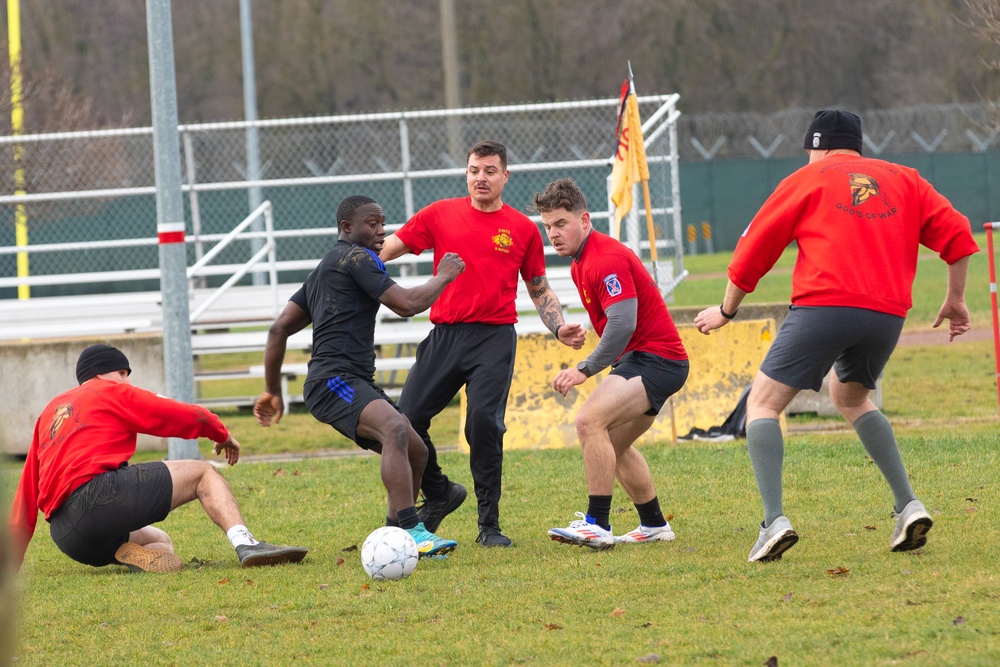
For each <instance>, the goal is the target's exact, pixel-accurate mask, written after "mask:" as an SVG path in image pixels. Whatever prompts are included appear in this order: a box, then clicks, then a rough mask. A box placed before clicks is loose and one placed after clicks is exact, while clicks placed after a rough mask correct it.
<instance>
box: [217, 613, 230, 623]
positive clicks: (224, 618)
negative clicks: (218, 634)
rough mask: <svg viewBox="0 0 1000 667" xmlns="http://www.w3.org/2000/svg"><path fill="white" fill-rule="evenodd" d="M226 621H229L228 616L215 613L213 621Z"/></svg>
mask: <svg viewBox="0 0 1000 667" xmlns="http://www.w3.org/2000/svg"><path fill="white" fill-rule="evenodd" d="M228 621H229V617H228V616H222V615H216V617H215V622H216V623H227V622H228Z"/></svg>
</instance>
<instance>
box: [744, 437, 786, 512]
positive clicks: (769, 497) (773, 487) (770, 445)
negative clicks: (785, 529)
mask: <svg viewBox="0 0 1000 667" xmlns="http://www.w3.org/2000/svg"><path fill="white" fill-rule="evenodd" d="M747 449H748V450H749V452H750V463H751V464H752V465H753V474H754V477H756V478H757V489H758V490H759V491H760V499H761V500H762V501H763V502H764V525H765V526H770V525H771V522H772V521H774V520H775V519H777V518H778V517H779V516H781V515H782V514H784V510H783V509H782V507H781V466H782V463H783V461H784V458H785V440H784V438H783V437H782V435H781V424H779V423H778V420H777V419H755V420H753V421H752V422H750V423H749V424H747Z"/></svg>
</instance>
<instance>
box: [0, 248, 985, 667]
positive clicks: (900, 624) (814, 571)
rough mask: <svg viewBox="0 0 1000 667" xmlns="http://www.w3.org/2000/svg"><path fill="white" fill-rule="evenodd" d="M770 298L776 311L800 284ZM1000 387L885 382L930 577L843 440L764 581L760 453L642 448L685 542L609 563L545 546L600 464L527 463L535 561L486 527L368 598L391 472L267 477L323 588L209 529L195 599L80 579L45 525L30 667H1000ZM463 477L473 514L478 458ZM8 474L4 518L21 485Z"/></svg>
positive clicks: (330, 440)
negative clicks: (755, 549) (370, 545)
mask: <svg viewBox="0 0 1000 667" xmlns="http://www.w3.org/2000/svg"><path fill="white" fill-rule="evenodd" d="M725 259H726V257H725V256H724V255H719V256H709V257H692V258H688V260H687V264H688V267H689V269H692V270H693V269H695V268H696V267H697V270H698V274H697V277H695V278H694V279H692V280H690V281H687V282H686V283H685V285H686V286H690V288H691V290H703V291H699V292H698V295H697V296H695V295H692V294H688V295H682V292H681V291H680V290H679V292H678V295H677V302H678V304H679V305H693V304H696V303H716V302H717V301H718V296H717V295H721V290H722V286H723V285H724V284H725V278H724V277H719V275H718V274H720V273H721V272H723V271H724V269H725ZM782 263H783V265H784V266H790V265H791V262H790V260H789V258H788V257H786V258H783V259H782ZM977 263H978V264H977ZM938 265H940V266H941V268H943V264H942V263H941V262H940V261H938V260H936V259H934V260H933V261H931V260H928V261H923V262H921V268H920V274H919V275H918V285H919V287H920V289H919V295H918V303H916V304H915V306H914V314H913V315H911V317H910V321H909V323H908V325H907V328H908V329H909V328H911V327H929V326H930V323H931V322H932V321H933V319H934V315H935V314H936V311H937V307H938V306H939V305H940V302H941V299H942V298H943V294H944V287H943V285H944V283H943V282H942V276H943V273H940V272H939V268H938ZM984 267H985V257H983V255H982V254H980V255H979V256H978V257H977V258H975V260H974V263H973V272H972V277H970V281H969V302H970V308H971V310H972V312H973V322H974V325H975V326H983V327H988V326H989V319H988V318H989V310H988V290H986V288H985V278H984V277H982V278H981V276H980V275H979V274H980V273H982V272H983V271H984V270H985V268H984ZM722 275H723V276H724V274H722ZM982 275H983V276H984V275H985V274H984V273H982ZM772 278H773V280H774V284H773V285H772V284H768V285H763V284H762V291H763V290H773V292H774V293H777V292H780V289H781V285H780V283H781V281H783V280H785V281H787V280H789V276H788V274H787V273H784V274H783V273H781V272H780V271H779V272H777V273H776V274H775V275H774V276H772ZM980 278H981V279H980ZM979 283H982V284H979ZM977 290H984V292H983V293H981V294H980V293H978V292H977ZM925 292H926V293H927V294H924V293H925ZM977 294H979V296H977ZM980 296H981V297H982V298H981V299H980ZM709 297H711V298H709ZM785 298H786V299H787V287H786V291H785ZM695 299H701V301H696V300H695ZM765 300H776V298H775V297H773V296H772V297H770V298H768V299H765ZM778 300H780V299H778ZM984 304H985V305H984ZM918 320H921V321H919V322H918ZM928 320H929V321H928ZM945 338H946V336H945ZM995 379H996V378H995V370H994V366H993V355H992V341H979V342H960V343H955V344H953V345H917V346H906V347H901V348H899V349H898V350H897V351H896V353H895V355H894V357H893V359H892V361H891V362H890V364H889V367H888V368H887V370H886V373H885V377H884V383H883V393H884V400H885V412H886V414H887V415H888V416H889V417H890V419H891V420H892V421H893V422H894V424H896V425H897V436H898V439H899V442H900V446H901V449H902V451H903V456H904V460H905V461H906V463H907V466H908V470H909V473H910V476H911V479H912V481H913V484H914V488H915V490H916V491H917V493H918V494H919V495H920V496H921V498H922V499H923V501H924V502H925V504H926V505H927V506H928V508H929V510H930V511H931V514H932V516H933V517H934V521H935V525H934V528H933V530H932V531H931V533H930V541H929V543H928V545H927V546H926V547H925V548H924V549H922V550H920V551H918V552H913V553H906V554H893V553H890V552H889V551H888V542H889V539H890V536H891V533H892V525H893V524H892V522H893V520H892V517H891V494H890V493H889V491H888V488H887V487H886V485H885V483H884V481H883V480H882V478H881V475H880V474H879V473H878V471H877V469H876V468H875V466H874V464H873V463H872V462H871V461H870V459H869V458H868V457H867V456H866V455H865V452H864V449H863V448H862V447H861V445H860V444H859V443H858V441H857V439H856V437H855V436H854V434H853V432H852V431H850V430H849V429H844V428H843V426H842V422H840V421H838V420H833V419H816V418H811V417H798V418H795V419H794V420H792V422H791V424H790V428H791V432H790V435H789V438H788V440H787V443H786V459H785V478H784V479H785V509H786V512H787V514H788V515H789V517H790V519H791V521H792V522H793V525H794V526H795V528H796V529H797V530H798V531H799V533H800V535H801V536H802V539H801V541H800V542H799V544H798V545H796V546H795V548H794V549H792V550H791V551H789V552H788V554H787V555H786V556H785V558H784V559H783V560H782V561H780V562H777V563H772V564H765V565H761V564H749V563H747V562H746V555H747V552H748V550H749V548H750V546H751V545H752V544H753V542H754V540H755V539H756V524H757V522H758V521H759V520H760V501H759V498H758V496H757V491H756V486H755V484H754V480H753V473H752V470H751V467H750V464H749V460H748V456H747V452H746V446H745V442H744V441H741V440H740V441H735V442H730V443H712V444H706V443H688V444H680V445H672V444H669V443H663V444H659V445H655V446H648V447H644V448H643V450H642V451H643V453H644V455H645V456H646V458H647V460H648V461H649V464H650V468H651V470H652V471H653V475H654V479H655V481H656V483H657V486H658V491H659V495H660V498H661V502H662V504H663V507H664V510H665V512H667V513H669V514H671V515H672V518H671V519H670V520H671V524H672V525H673V527H674V529H675V531H676V532H677V540H676V541H675V542H673V543H668V544H664V543H659V544H653V545H632V546H629V547H626V546H619V547H617V548H615V549H614V550H612V551H608V552H603V553H595V552H590V551H586V550H583V549H580V548H576V547H569V546H565V545H560V544H557V543H555V542H551V541H550V540H549V539H548V538H547V537H546V535H545V532H546V530H547V529H548V528H551V527H553V526H557V525H565V524H566V523H567V522H568V521H569V520H571V519H572V518H573V513H574V512H576V511H582V510H583V509H585V503H586V488H585V484H584V479H583V469H582V464H581V461H580V454H579V452H578V451H577V450H576V449H572V448H570V449H564V450H544V451H510V452H507V453H506V456H505V460H506V463H505V467H504V501H503V505H502V507H503V513H502V519H503V527H504V529H505V532H507V533H508V534H509V535H510V536H511V537H512V538H513V539H514V541H515V546H514V548H512V549H506V550H485V549H482V548H480V547H479V546H478V545H476V544H475V537H476V532H477V530H476V525H475V523H476V522H475V506H474V502H471V501H467V502H466V504H465V505H463V506H462V507H461V508H460V509H459V510H458V511H457V512H456V513H455V514H454V515H452V517H450V518H449V519H448V520H447V521H446V522H445V523H444V524H443V526H442V529H441V531H440V532H441V533H442V534H443V535H445V536H447V537H452V538H454V539H457V540H458V541H459V544H460V546H459V548H458V550H456V552H455V553H454V554H452V555H450V556H449V557H448V558H446V559H438V560H430V561H424V562H422V563H421V564H420V565H419V567H418V568H417V570H416V572H415V573H414V574H413V576H411V577H410V578H409V579H406V580H404V581H401V582H387V583H375V582H372V581H371V580H370V579H368V578H367V576H366V575H365V574H364V571H363V570H362V568H361V565H360V562H359V559H358V553H357V551H356V550H355V549H354V548H355V547H358V546H360V544H361V542H362V541H363V540H364V538H365V536H366V535H367V534H368V532H370V531H371V530H372V529H374V528H375V527H377V526H378V525H380V524H381V521H382V518H383V517H384V492H383V491H382V490H381V485H380V481H379V472H378V463H379V460H378V459H377V458H376V457H371V456H360V457H337V458H302V457H301V456H300V457H299V458H298V459H296V460H286V461H283V462H256V463H254V462H250V461H246V462H241V463H240V464H238V465H237V466H235V467H233V468H226V469H225V470H224V471H223V472H224V474H225V476H226V478H227V479H228V480H229V482H230V484H231V485H232V487H233V490H234V492H235V493H236V495H237V497H238V499H239V501H240V504H241V506H242V508H243V510H244V513H245V515H246V517H247V522H248V524H249V526H250V528H251V530H253V531H254V532H255V533H257V535H258V537H261V538H263V539H267V540H271V541H277V542H285V543H292V544H303V545H306V546H310V547H311V548H312V549H313V551H312V552H311V553H310V555H309V556H308V557H307V558H306V560H305V561H304V562H303V563H302V564H301V565H297V566H288V567H281V568H269V569H263V570H241V569H239V568H238V565H237V560H236V558H235V555H234V553H233V551H232V549H231V548H230V547H229V545H228V543H227V541H226V539H225V537H224V535H222V533H221V532H220V531H219V530H218V529H217V528H215V527H214V526H213V525H211V523H210V522H209V521H208V519H207V518H206V517H205V515H204V513H203V511H202V510H201V508H200V507H198V506H197V505H196V504H193V505H188V506H185V507H183V508H181V509H179V510H178V511H176V512H175V513H173V514H171V516H170V517H169V518H168V519H167V521H165V522H164V523H163V524H162V525H163V527H164V528H165V529H166V530H168V531H169V532H170V533H171V535H172V537H173V538H174V541H175V545H176V547H177V551H178V553H179V555H180V556H181V557H182V558H183V559H184V560H185V562H186V563H187V566H186V568H185V570H184V571H183V572H181V573H179V574H176V575H166V576H153V575H131V574H129V573H127V571H125V570H124V568H115V567H109V568H100V569H94V568H88V567H86V566H83V565H79V564H76V563H74V562H72V561H70V560H69V559H68V558H66V557H65V556H63V555H62V554H60V553H59V552H58V550H57V549H56V548H55V546H54V545H53V544H52V542H51V540H50V539H49V538H48V535H47V534H46V531H45V530H44V524H43V525H42V526H41V527H40V532H39V533H38V534H37V535H36V539H35V540H34V541H33V542H32V545H31V547H30V549H29V551H28V558H27V561H26V563H25V567H24V569H23V570H22V574H21V576H20V577H19V578H18V582H17V583H18V586H17V588H18V589H19V591H20V595H19V601H18V603H19V604H18V606H19V613H20V624H19V628H18V641H17V646H16V647H15V648H14V651H13V652H14V654H15V655H16V662H15V663H14V664H17V665H77V664H79V665H92V664H100V665H104V664H108V665H117V664H155V665H161V664H162V665H177V664H227V665H228V664H233V665H247V664H249V665H272V664H288V663H291V662H293V661H294V662H296V663H299V664H316V665H349V664H350V665H354V664H363V665H368V664H372V665H405V664H430V665H456V666H457V665H512V664H527V665H623V664H636V663H656V662H658V663H660V664H671V665H687V664H704V665H763V664H765V663H766V662H768V660H769V659H770V658H771V657H772V656H774V657H776V658H777V664H782V665H896V664H902V665H935V666H937V665H995V664H998V662H1000V556H998V554H997V544H998V543H1000V522H998V521H997V511H998V496H997V489H998V485H997V482H996V478H997V475H996V468H997V465H998V463H1000V462H998V460H997V459H998V449H997V427H998V418H997V414H998V406H997V395H996V384H995ZM456 412H457V409H456V408H451V409H449V410H448V411H446V413H445V414H444V415H442V417H441V418H440V419H439V420H437V423H436V424H435V428H436V429H438V431H436V434H435V435H436V439H437V440H438V441H439V442H441V443H442V444H445V445H447V444H448V443H449V438H450V437H454V436H453V434H454V433H456V432H457V430H456V429H457V414H456ZM225 420H226V422H227V423H228V424H229V425H230V427H231V428H232V429H233V430H234V432H235V433H237V434H238V437H239V438H240V440H241V442H242V443H243V447H244V452H245V453H246V454H247V455H252V454H258V453H277V452H290V453H292V454H297V455H301V454H303V453H310V452H312V453H315V452H317V451H319V450H326V449H345V450H349V451H353V449H354V448H353V446H351V445H349V443H343V442H338V441H337V438H335V437H333V435H332V433H331V431H330V429H329V428H328V427H325V426H320V425H318V424H315V422H314V420H312V418H311V417H309V415H307V414H304V413H302V412H294V413H292V414H290V415H288V416H287V417H286V419H285V420H284V421H283V423H282V424H281V425H280V426H279V427H277V428H272V429H268V430H264V429H260V428H258V427H256V426H255V425H254V424H253V423H252V417H250V416H249V415H247V414H245V413H238V412H227V413H226V414H225ZM508 426H509V427H510V428H516V425H515V424H509V425H508ZM203 445H204V447H203V448H202V451H203V452H205V453H207V452H208V445H207V443H203ZM159 456H162V454H156V453H152V454H145V455H143V457H142V458H143V459H148V458H158V457H159ZM441 461H442V465H443V466H444V467H445V469H446V470H447V471H448V472H449V474H451V475H453V476H454V477H455V478H456V479H457V480H458V481H460V482H463V483H465V484H466V485H467V486H469V487H470V489H471V481H470V476H469V472H468V460H467V458H466V457H465V456H463V455H460V454H457V453H444V454H442V455H441ZM0 470H2V473H0V482H2V483H3V484H4V485H5V489H6V492H5V493H4V495H3V497H4V498H5V500H6V503H5V505H4V506H5V507H6V506H9V496H10V492H11V490H12V487H13V485H14V484H16V479H17V475H18V466H17V465H15V464H13V463H10V462H8V463H5V464H4V465H3V467H2V468H0ZM613 512H614V513H613V515H612V523H613V524H614V526H615V529H616V531H617V532H622V531H624V530H628V529H631V528H633V527H634V526H635V524H636V523H637V522H638V520H637V518H636V514H635V511H634V508H633V507H631V505H630V504H629V503H628V501H627V497H626V496H625V495H624V493H623V492H621V490H617V491H616V494H615V503H614V511H613ZM2 648H3V647H0V649H2ZM2 653H3V651H2V650H0V656H2ZM0 664H2V657H0Z"/></svg>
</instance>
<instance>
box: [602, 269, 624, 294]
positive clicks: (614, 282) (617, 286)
mask: <svg viewBox="0 0 1000 667" xmlns="http://www.w3.org/2000/svg"><path fill="white" fill-rule="evenodd" d="M604 289H606V290H608V296H618V295H619V294H621V293H622V284H621V281H619V280H618V274H617V273H612V274H611V275H608V276H605V277H604Z"/></svg>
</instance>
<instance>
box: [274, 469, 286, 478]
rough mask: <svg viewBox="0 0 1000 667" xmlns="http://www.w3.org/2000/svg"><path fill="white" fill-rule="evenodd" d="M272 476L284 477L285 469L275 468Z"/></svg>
mask: <svg viewBox="0 0 1000 667" xmlns="http://www.w3.org/2000/svg"><path fill="white" fill-rule="evenodd" d="M274 476H275V477H284V476H285V471H284V470H282V469H281V468H278V469H277V470H275V471H274Z"/></svg>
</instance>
